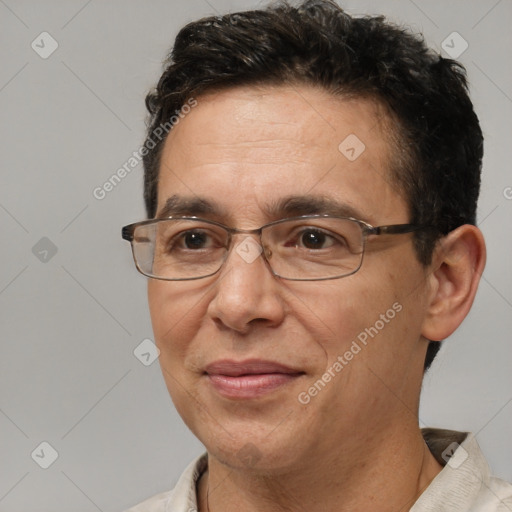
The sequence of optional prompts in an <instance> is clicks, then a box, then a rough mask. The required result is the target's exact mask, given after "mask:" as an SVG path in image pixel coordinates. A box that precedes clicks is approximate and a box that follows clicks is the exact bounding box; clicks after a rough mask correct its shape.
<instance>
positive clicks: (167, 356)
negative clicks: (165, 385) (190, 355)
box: [148, 279, 206, 363]
mask: <svg viewBox="0 0 512 512" xmlns="http://www.w3.org/2000/svg"><path fill="white" fill-rule="evenodd" d="M187 286H188V285H185V286H184V285H183V283H172V282H165V281H157V280H154V279H153V280H150V281H149V282H148V303H149V311H150V314H151V323H152V325H153V333H154V335H155V342H156V344H157V346H158V348H159V349H160V353H161V362H165V363H169V362H171V361H176V362H177V361H179V360H181V359H182V358H183V357H184V356H185V352H186V348H187V346H188V343H189V342H190V340H191V339H193V337H194V336H195V333H196V332H197V330H198V329H199V328H200V325H201V321H202V319H203V318H204V314H205V308H206V306H205V304H204V302H203V301H201V295H198V294H193V293H190V291H189V290H188V289H187ZM171 356H172V357H171Z"/></svg>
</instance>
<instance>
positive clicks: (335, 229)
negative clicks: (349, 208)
mask: <svg viewBox="0 0 512 512" xmlns="http://www.w3.org/2000/svg"><path fill="white" fill-rule="evenodd" d="M263 237H264V238H263V244H264V246H266V247H267V248H268V249H270V258H269V262H270V265H271V266H272V269H273V271H274V272H275V273H276V274H277V275H279V276H281V277H283V278H285V279H295V280H314V279H333V278H335V277H342V276H346V275H349V274H352V273H354V272H356V271H357V270H358V269H359V267H360V266H361V262H362V258H363V249H364V237H363V232H362V229H361V226H360V225H359V223H357V222H355V221H352V220H349V219H339V218H330V217H318V218H315V217H313V218H311V217H310V218H301V219H294V220H286V221H283V222H280V223H277V224H274V225H272V226H269V227H268V228H266V229H265V230H264V234H263Z"/></svg>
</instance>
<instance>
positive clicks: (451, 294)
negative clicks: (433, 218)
mask: <svg viewBox="0 0 512 512" xmlns="http://www.w3.org/2000/svg"><path fill="white" fill-rule="evenodd" d="M485 257H486V251H485V242H484V238H483V235H482V232H481V231H480V230H479V229H478V228H477V227H476V226H472V225H469V224H465V225H463V226H460V227H458V228H457V229H455V230H454V231H451V232H450V233H448V234H447V235H446V236H445V237H444V238H442V239H441V240H440V241H439V242H438V244H437V246H436V249H435V250H434V255H433V258H432V266H431V267H430V275H429V277H428V280H429V281H430V285H431V286H430V296H429V302H428V304H427V312H426V315H425V319H424V321H423V327H422V335H423V336H424V337H425V338H426V339H428V340H432V341H442V340H444V339H445V338H447V337H448V336H450V334H452V333H453V331H455V329H457V327H458V326H459V325H460V324H461V323H462V321H463V320H464V318H465V317H466V315H467V314H468V312H469V310H470V308H471V305H472V304H473V300H474V298H475V294H476V290H477V288H478V283H479V281H480V276H481V275H482V272H483V271H484V267H485Z"/></svg>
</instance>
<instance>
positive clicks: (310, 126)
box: [148, 86, 485, 512]
mask: <svg viewBox="0 0 512 512" xmlns="http://www.w3.org/2000/svg"><path fill="white" fill-rule="evenodd" d="M197 100H198V105H197V107H195V108H194V109H192V111H191V112H190V113H189V114H188V115H187V116H186V118H185V119H183V120H181V121H180V123H179V124H178V125H177V126H175V127H174V128H173V130H172V132H171V133H170V134H169V136H168V138H167V141H166V144H165V147H164V152H163V154H162V161H161V169H160V181H159V188H158V211H160V210H161V209H162V208H163V206H164V204H165V201H166V200H167V199H168V198H169V197H171V196H173V195H179V196H183V197H193V198H194V197H196V198H197V197H200V198H204V199H207V200H209V201H212V202H216V203H217V204H218V205H219V206H220V207H221V208H222V210H223V212H221V213H220V214H219V215H200V216H201V217H206V218H212V219H213V220H217V221H219V222H222V223H224V224H226V225H229V226H232V227H237V228H242V229H251V228H258V227H260V226H261V225H263V224H265V223H268V222H271V221H273V220H275V218H274V217H271V216H269V214H268V213H267V212H266V209H265V205H266V204H267V203H268V202H270V201H273V200H278V199H280V198H282V197H285V196H288V195H309V196H324V197H328V198H331V199H335V200H337V201H339V202H343V203H345V204H347V205H348V206H350V207H352V208H355V209H356V210H358V211H359V212H361V215H362V216H363V217H362V218H363V220H365V221H367V222H369V223H371V224H372V225H375V226H378V225H385V224H400V223H407V222H409V220H410V219H409V216H408V208H407V204H406V201H405V200H404V198H403V197H402V196H401V194H400V193H399V191H398V190H397V188H396V186H395V185H394V183H393V180H392V179H391V177H390V173H389V168H390V165H391V161H392V156H393V155H392V146H391V145H390V144H389V143H388V141H387V139H386V137H385V135H384V127H385V124H386V123H385V121H386V117H385V112H384V111H383V109H382V108H380V107H379V105H378V104H376V103H374V102H372V101H370V100H367V99H347V98H335V97H333V96H331V95H329V94H328V93H326V92H324V91H323V90H320V89H317V88H313V87H309V86H294V87H288V86H280V87H265V88H254V87H240V88H235V89H229V90H225V91H221V92H217V93H211V94H208V95H203V96H201V97H199V98H197ZM349 134H356V135H357V137H358V138H359V139H360V140H362V141H363V142H364V144H365V146H366V149H365V151H364V152H363V153H362V154H361V155H360V156H359V158H357V159H356V160H355V161H352V162H351V161H349V160H348V159H347V158H346V157H345V156H344V155H343V154H342V153H341V152H340V151H339V150H338V145H339V144H340V142H341V141H343V140H344V139H345V138H346V137H347V136H348V135H349ZM245 237H246V235H237V236H235V239H234V245H235V246H236V244H237V243H239V242H241V241H243V240H244V238H245ZM255 240H257V237H255ZM411 240H412V238H411V235H409V234H407V235H396V236H379V237H371V238H370V239H369V240H368V243H367V247H366V251H365V256H364V261H363V265H362V267H361V269H360V270H359V271H358V272H357V273H355V274H353V275H351V276H348V277H344V278H342V279H335V280H331V281H312V282H297V281H286V280H282V279H280V278H277V277H275V276H273V275H272V274H271V273H270V271H269V268H268V267H267V265H266V263H265V261H264V259H263V257H261V256H260V257H258V258H257V259H256V260H255V261H254V262H252V263H250V264H249V263H246V262H245V261H244V260H243V259H242V258H241V257H240V256H239V255H238V254H237V253H236V252H235V251H233V250H232V252H231V253H230V257H229V258H228V260H227V262H226V263H225V265H224V266H223V268H222V269H221V271H220V272H219V273H218V274H217V275H215V276H212V277H209V278H205V279H199V280H196V281H182V282H168V281H161V280H155V279H150V280H149V282H148V297H149V305H150V312H151V318H152V323H153V328H154V334H155V339H156V342H157V345H158V347H159V349H160V351H161V353H160V364H161V367H162V371H163V375H164V378H165V381H166V384H167V387H168V389H169V392H170V395H171V397H172V400H173V402H174V404H175V406H176V408H177V410H178V412H179V413H180V415H181V416H182V418H183V420H184V421H185V422H186V424H187V425H188V427H189V428H190V429H191V430H192V432H193V433H194V434H195V435H196V436H197V437H198V438H199V440H200V441H201V442H202V443H203V444H204V445H205V446H206V449H207V451H208V455H209V468H208V471H207V472H206V473H205V474H204V475H203V477H202V478H201V480H200V482H199V484H198V503H199V507H200V510H201V511H203V510H208V509H209V510H210V511H211V512H213V511H219V510H222V511H224V512H230V511H235V510H237V511H238V510H244V511H249V512H250V511H253V510H254V511H257V510H259V511H261V510H266V511H280V510H307V511H310V512H311V511H312V512H315V511H317V510H322V511H324V512H325V511H345V510H346V511H348V510H350V511H363V510H364V511H367V510H372V509H373V510H375V509H376V507H378V509H379V510H380V511H387V510H389V511H398V510H408V509H409V508H410V507H411V506H412V504H413V503H414V501H415V500H416V499H417V497H418V496H419V495H420V494H421V492H422V491H423V490H424V488H425V487H426V486H427V485H428V484H429V483H430V481H431V480H432V479H433V478H434V477H435V476H436V474H437V473H438V472H439V471H440V470H441V466H440V465H439V464H438V463H437V462H436V461H435V459H434V458H433V456H432V455H431V454H430V452H429V450H428V448H427V447H426V445H425V443H424V441H423V438H422V436H421V433H420V430H419V427H418V407H419V396H420V389H421V382H422V377H423V362H424V359H425V352H426V348H427V343H428V342H427V339H433V340H442V339H444V338H446V337H447V336H449V334H451V332H453V330H454V329H455V328H456V327H457V326H458V325H459V324H460V322H461V321H462V319H463V318H464V317H465V315H466V314H467V312H468V310H469V308H470V306H471V303H472V301H473V297H474V294H475V292H476V287H477V283H478V277H479V275H480V274H481V272H482V270H483V265H484V262H485V248H484V243H483V239H482V236H481V234H480V232H479V231H478V229H477V228H475V227H473V226H462V227H461V228H458V230H456V231H455V232H452V233H451V234H450V235H449V236H448V237H446V238H445V239H444V240H443V241H442V243H441V244H440V245H439V247H438V249H437V250H436V252H435V254H434V259H433V263H432V265H430V266H429V267H424V266H422V265H421V264H420V263H419V262H418V260H417V258H416V254H415V252H414V248H413V245H412V243H411ZM394 303H399V304H400V305H401V306H402V310H401V311H400V312H399V313H397V314H396V316H395V317H394V318H393V319H392V320H390V321H389V323H386V324H385V327H384V328H383V329H382V330H380V331H379V333H378V334H377V335H376V336H375V337H374V338H370V339H369V342H368V344H367V345H366V346H365V347H364V348H363V349H362V350H361V351H360V352H359V353H358V354H357V355H355V356H354V358H353V359H352V360H351V361H349V362H348V364H347V365H346V366H345V367H344V368H343V370H342V371H341V372H339V373H337V374H336V376H335V377H334V378H332V380H331V381H330V382H329V383H328V384H327V385H326V386H325V387H324V388H323V389H322V390H321V391H320V392H319V393H318V394H317V395H316V396H314V397H312V398H311V400H310V402H309V403H307V404H303V403H300V402H299V401H298V399H297V397H298V395H299V394H300V393H301V392H304V391H307V390H308V388H310V387H311V386H312V385H313V384H314V383H315V382H316V381H317V380H318V379H320V378H321V377H322V375H323V374H324V373H325V372H326V370H327V369H328V368H329V367H331V366H332V364H333V363H334V362H335V361H336V360H337V358H338V356H340V355H343V354H344V353H345V352H346V351H347V350H348V349H349V348H350V346H351V343H352V342H353V341H354V340H355V339H356V338H357V335H358V334H359V333H361V332H363V331H364V330H365V328H368V327H370V326H373V325H375V323H376V321H377V320H378V319H379V318H380V315H381V314H385V313H386V311H387V310H389V309H390V308H391V307H392V305H393V304H394ZM252 358H257V359H265V360H272V361H276V362H279V363H282V364H285V365H287V366H289V367H292V368H293V369H296V370H298V371H300V372H303V373H302V375H301V376H300V377H298V378H295V379H292V380H291V381H290V382H289V383H288V384H286V385H284V386H281V387H280V388H278V389H276V390H275V391H273V392H272V393H269V394H266V395H264V396H262V397H260V398H257V399H247V400H233V399H228V398H225V397H223V396H220V395H219V394H218V392H217V391H216V390H215V389H214V388H213V387H212V385H211V383H210V382H209V379H208V377H207V376H206V375H205V366H206V365H207V364H209V363H212V362H213V361H216V360H219V359H233V360H237V361H241V360H246V359H252ZM248 443H250V445H248ZM248 452H249V453H250V454H252V456H249V457H247V456H244V454H247V453H248ZM207 493H209V496H208V504H207V503H206V501H207V499H206V495H207Z"/></svg>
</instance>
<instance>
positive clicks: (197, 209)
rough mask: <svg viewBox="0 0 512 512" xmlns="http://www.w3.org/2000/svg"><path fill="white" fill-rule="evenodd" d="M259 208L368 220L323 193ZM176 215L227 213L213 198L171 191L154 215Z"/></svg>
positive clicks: (274, 213)
mask: <svg viewBox="0 0 512 512" xmlns="http://www.w3.org/2000/svg"><path fill="white" fill-rule="evenodd" d="M263 210H264V212H265V213H266V214H267V215H268V217H270V218H272V219H274V220H277V219H280V218H285V217H296V216H297V217H298V216H301V215H333V216H337V217H353V218H355V219H359V220H363V221H366V222H368V221H367V220H366V216H365V215H364V214H363V213H362V212H360V211H359V210H357V209H356V208H354V207H353V206H351V205H349V204H347V203H343V202H339V201H337V200H335V199H332V198H330V197H326V196H317V195H290V196H285V197H282V198H280V199H277V200H275V201H271V202H269V203H267V204H265V205H264V206H263ZM178 216H183V217H198V216H204V217H216V218H226V217H229V214H228V212H227V211H226V210H225V208H223V207H222V206H221V205H219V204H218V203H217V202H213V201H211V200H208V199H205V198H202V197H197V196H179V195H173V196H171V197H169V198H168V199H167V200H166V202H165V204H164V206H163V207H162V209H161V210H160V212H159V213H158V214H157V216H156V218H157V219H164V218H167V217H178Z"/></svg>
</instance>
